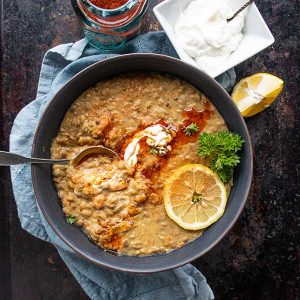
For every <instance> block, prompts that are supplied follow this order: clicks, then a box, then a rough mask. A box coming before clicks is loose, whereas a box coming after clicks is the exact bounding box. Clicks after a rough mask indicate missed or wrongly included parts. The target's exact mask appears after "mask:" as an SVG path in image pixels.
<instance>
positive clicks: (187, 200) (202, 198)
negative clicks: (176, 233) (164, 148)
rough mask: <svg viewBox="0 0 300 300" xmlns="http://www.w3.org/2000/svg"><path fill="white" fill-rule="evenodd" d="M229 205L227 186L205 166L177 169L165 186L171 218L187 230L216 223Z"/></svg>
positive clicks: (165, 196)
mask: <svg viewBox="0 0 300 300" xmlns="http://www.w3.org/2000/svg"><path fill="white" fill-rule="evenodd" d="M226 202H227V194H226V189H225V186H224V184H223V183H222V182H221V180H220V179H219V177H218V176H217V175H216V174H215V173H214V172H213V171H212V170H210V169H209V168H207V167H206V166H204V165H201V164H188V165H185V166H183V167H180V168H178V169H176V170H175V171H174V173H173V174H172V175H171V176H170V177H169V178H168V180H167V181H166V183H165V186H164V204H165V209H166V212H167V215H168V216H169V217H170V218H171V219H172V220H173V221H175V222H176V223H177V224H178V225H179V226H181V227H182V228H184V229H188V230H199V229H203V228H206V227H208V226H209V225H211V224H212V223H214V222H216V221H217V220H218V219H219V218H220V217H221V216H222V215H223V213H224V210H225V206H226Z"/></svg>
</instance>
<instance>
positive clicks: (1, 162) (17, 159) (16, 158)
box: [0, 146, 120, 166]
mask: <svg viewBox="0 0 300 300" xmlns="http://www.w3.org/2000/svg"><path fill="white" fill-rule="evenodd" d="M91 154H100V155H103V156H109V157H112V158H116V159H120V158H119V155H118V154H117V153H116V152H115V151H113V150H111V149H109V148H107V147H104V146H94V147H89V148H87V149H85V150H83V151H81V152H80V153H79V154H78V155H77V156H76V157H75V158H73V159H45V158H33V157H25V156H22V155H19V154H16V153H11V152H6V151H0V166H12V165H19V164H52V165H69V164H70V165H73V166H76V165H78V164H79V163H80V162H81V161H82V160H83V159H84V158H85V157H87V156H88V155H91Z"/></svg>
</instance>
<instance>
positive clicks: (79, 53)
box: [10, 32, 235, 300]
mask: <svg viewBox="0 0 300 300" xmlns="http://www.w3.org/2000/svg"><path fill="white" fill-rule="evenodd" d="M132 52H153V53H162V54H166V55H170V56H175V57H176V53H175V51H174V49H173V47H172V45H171V44H170V42H169V41H168V39H167V38H166V36H165V34H164V33H163V32H156V33H148V34H145V35H143V36H139V37H137V38H135V39H134V40H132V41H130V42H128V43H127V44H126V46H125V48H123V49H122V50H119V51H118V52H115V53H114V54H109V53H105V54H103V53H101V52H100V51H99V50H97V49H95V48H92V47H91V46H89V45H88V44H87V42H86V40H84V39H83V40H80V41H78V42H76V43H69V44H63V45H60V46H57V47H54V48H52V49H50V50H49V51H48V52H47V53H46V55H45V57H44V59H43V63H42V68H41V73H40V78H39V83H38V90H37V96H36V100H34V101H32V102H31V103H30V104H28V105H27V106H26V107H24V108H23V109H22V110H21V111H20V113H19V114H18V116H17V117H16V119H15V121H14V124H13V128H12V131H11V135H10V151H11V152H15V153H19V154H21V155H25V156H30V155H31V147H32V141H33V136H34V132H35V130H36V126H37V124H38V121H39V119H40V117H41V114H42V113H43V111H44V108H45V106H46V105H47V103H48V102H49V101H50V100H51V98H52V96H53V95H54V94H55V92H56V91H57V90H58V89H59V88H60V87H61V86H62V85H64V84H65V83H66V82H67V81H68V80H69V79H70V78H72V77H73V76H74V75H75V74H76V73H78V72H79V71H81V70H82V69H84V68H86V67H88V66H89V65H91V64H93V63H95V62H97V61H99V60H103V59H105V58H108V57H111V56H114V55H116V54H122V53H132ZM218 80H219V82H220V83H221V84H222V85H223V86H224V87H225V88H226V89H230V88H231V87H232V85H233V83H234V81H235V73H234V71H233V70H230V71H228V72H226V73H224V74H223V75H221V76H220V77H219V78H218ZM11 180H12V186H13V192H14V196H15V200H16V204H17V209H18V215H19V219H20V222H21V226H22V228H23V229H25V230H26V231H27V232H29V233H30V234H32V235H34V236H36V237H37V238H39V239H41V240H44V241H47V242H50V243H52V244H53V245H54V246H55V247H56V249H57V250H58V252H59V254H60V256H61V258H62V259H63V261H64V262H65V263H66V265H67V266H68V268H69V269H70V271H71V272H72V274H73V275H74V277H75V278H76V279H77V281H78V282H79V284H80V285H81V286H82V288H83V289H84V290H85V292H86V293H87V295H88V296H89V297H90V298H91V299H93V300H98V299H113V300H116V299H135V300H137V299H143V300H147V299H149V300H150V299H166V300H167V299H172V300H176V299H201V300H206V299H213V298H214V296H213V293H212V291H211V289H210V287H209V286H208V284H207V283H206V280H205V278H204V277H203V275H202V274H201V273H200V272H199V271H198V270H197V269H196V268H194V267H193V266H192V265H190V264H188V265H185V266H183V267H180V268H177V269H174V270H170V271H165V272H161V273H155V274H148V275H133V274H127V273H122V272H116V271H111V270H108V269H105V268H101V267H99V266H96V265H94V264H92V263H89V262H87V261H85V260H83V259H82V258H80V257H78V256H77V255H76V254H75V253H74V252H73V251H72V250H71V249H70V248H69V247H68V246H67V245H66V244H65V243H64V242H63V241H62V240H61V239H60V238H59V237H58V236H57V235H56V234H55V233H54V232H53V230H52V229H51V227H50V226H49V225H48V223H47V221H46V220H45V219H44V217H43V215H42V213H41V212H40V210H39V208H38V206H37V203H36V199H35V196H34V193H33V188H32V183H31V169H30V167H29V165H17V166H13V167H11Z"/></svg>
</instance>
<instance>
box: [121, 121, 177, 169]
mask: <svg viewBox="0 0 300 300" xmlns="http://www.w3.org/2000/svg"><path fill="white" fill-rule="evenodd" d="M144 137H147V140H146V143H147V144H148V145H149V146H151V147H165V148H166V149H168V151H170V150H171V149H170V146H168V144H169V143H170V142H171V141H172V135H171V134H170V133H169V131H168V129H167V128H166V127H165V126H163V125H161V124H155V125H152V126H149V127H147V128H145V129H144V130H141V131H139V132H138V133H136V134H135V135H134V136H133V138H132V140H131V142H130V143H129V144H128V146H127V147H126V149H125V152H124V160H125V161H126V162H127V164H128V165H129V166H130V167H133V166H135V165H136V163H137V162H138V154H139V151H140V144H139V142H140V140H141V139H142V138H144ZM167 147H168V148H167Z"/></svg>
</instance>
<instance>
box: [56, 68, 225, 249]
mask: <svg viewBox="0 0 300 300" xmlns="http://www.w3.org/2000/svg"><path fill="white" fill-rule="evenodd" d="M191 123H193V124H197V126H198V128H199V131H200V132H202V131H204V130H205V131H206V132H209V133H215V132H218V131H220V130H224V129H226V125H225V122H224V120H223V118H222V117H221V115H220V114H219V112H218V111H217V110H216V108H215V107H214V106H213V105H212V104H211V103H210V101H209V100H208V99H207V98H206V97H205V96H204V95H203V94H201V93H200V92H199V91H198V90H197V89H196V88H194V87H193V86H191V85H190V84H189V83H187V82H184V81H182V80H180V79H178V78H175V77H172V76H169V75H164V74H158V73H132V74H123V75H119V76H116V77H113V78H109V79H106V80H103V81H101V82H99V83H98V84H97V85H96V86H94V87H92V88H89V89H88V90H86V91H85V92H84V93H83V94H82V95H81V96H80V97H79V98H78V99H77V100H76V101H75V102H74V103H73V105H72V106H71V107H70V109H69V111H68V112H67V114H66V116H65V118H64V120H63V122H62V124H61V127H60V130H59V132H58V135H57V137H56V138H55V139H54V140H53V144H52V148H51V154H52V155H51V156H52V158H53V159H63V158H68V159H72V158H74V157H75V156H76V155H77V154H78V153H79V152H81V151H82V150H83V149H85V148H87V147H90V146H92V145H104V146H107V147H110V148H112V149H113V150H114V151H116V152H117V153H118V154H119V155H120V158H121V160H113V159H112V158H109V157H104V156H100V155H98V156H97V155H91V156H89V157H87V158H86V159H85V160H84V161H83V162H82V163H80V164H79V165H77V166H72V165H68V166H60V165H55V166H54V167H53V176H54V181H55V183H56V187H57V190H58V194H59V197H60V199H61V201H62V206H63V211H64V212H65V214H66V216H67V218H70V217H71V218H72V222H75V223H76V224H77V225H78V226H80V227H82V229H83V230H84V231H85V233H86V234H87V235H88V236H89V237H90V238H91V239H92V240H93V241H94V242H95V243H96V244H97V245H99V246H101V247H103V248H105V249H111V250H115V251H117V252H118V253H120V254H126V255H149V254H153V253H164V252H167V251H170V250H173V249H175V248H179V247H182V246H183V245H185V244H186V243H187V242H189V241H191V240H194V239H195V238H197V237H199V236H200V235H201V234H202V231H201V230H199V231H189V230H185V229H183V228H181V227H180V226H179V225H177V224H176V223H175V222H174V221H172V220H171V219H170V218H169V217H168V216H167V214H166V212H165V208H164V201H163V187H164V182H165V181H166V180H167V178H168V177H169V176H170V173H171V172H172V171H173V170H174V169H176V168H178V167H180V166H182V165H185V164H190V163H201V164H207V162H206V161H205V159H203V158H201V157H200V156H199V155H197V136H196V135H187V134H185V133H184V128H185V127H186V126H187V125H189V124H191Z"/></svg>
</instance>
